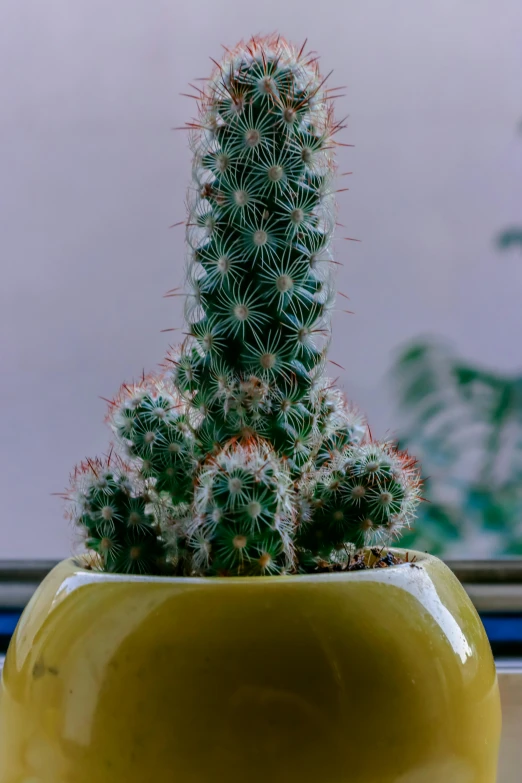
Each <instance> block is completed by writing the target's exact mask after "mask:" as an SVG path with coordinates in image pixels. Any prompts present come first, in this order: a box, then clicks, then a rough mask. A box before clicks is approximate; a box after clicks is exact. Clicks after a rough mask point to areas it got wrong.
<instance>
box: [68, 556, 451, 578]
mask: <svg viewBox="0 0 522 783" xmlns="http://www.w3.org/2000/svg"><path fill="white" fill-rule="evenodd" d="M389 550H390V551H392V552H396V553H397V554H408V555H409V556H410V557H411V556H413V557H414V560H413V561H412V560H411V559H410V560H409V561H408V562H403V563H398V564H397V565H393V566H388V567H387V568H368V569H365V570H361V571H334V572H331V573H319V574H282V575H281V574H279V575H275V576H161V575H154V576H152V575H146V574H144V575H142V574H124V573H109V572H107V571H96V570H92V569H88V568H84V567H83V566H82V564H81V559H82V555H76V556H75V557H70V558H67V559H66V560H64V561H62V562H63V563H64V564H65V563H67V564H69V565H70V566H72V567H73V568H74V572H75V573H78V574H82V575H85V576H89V577H90V578H91V579H95V580H104V581H105V580H107V581H111V582H134V583H139V582H143V583H147V584H150V583H156V584H163V585H164V584H179V585H188V584H191V585H196V584H199V585H214V584H221V585H225V584H226V585H232V584H236V585H241V584H243V585H244V584H248V585H249V586H253V585H255V584H260V585H264V586H266V585H267V584H280V583H281V582H285V583H286V584H289V583H292V582H296V583H297V582H344V581H354V580H355V581H357V580H361V579H362V580H367V579H370V580H371V579H375V577H376V576H377V575H379V576H380V577H381V578H382V577H383V576H385V575H389V576H390V577H391V575H392V574H398V573H399V572H404V569H406V568H408V567H409V568H411V567H412V566H415V567H417V568H422V569H423V570H424V569H425V568H426V566H428V565H429V564H430V563H435V562H441V561H439V558H437V557H435V556H434V555H430V554H428V553H427V552H420V551H418V550H416V549H405V548H401V547H389Z"/></svg>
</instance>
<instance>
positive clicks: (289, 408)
mask: <svg viewBox="0 0 522 783" xmlns="http://www.w3.org/2000/svg"><path fill="white" fill-rule="evenodd" d="M196 98H197V102H198V110H199V113H198V117H197V120H195V121H194V122H193V123H191V124H190V126H189V127H190V131H191V142H192V150H193V155H194V158H193V183H192V186H191V188H190V191H189V215H188V219H187V222H186V226H187V246H188V263H187V293H186V309H185V318H186V322H187V330H186V331H187V338H186V340H185V341H184V343H183V344H182V345H181V346H180V347H179V349H177V350H174V349H171V351H170V352H169V354H168V356H167V357H166V360H165V362H164V364H163V366H162V369H161V372H160V373H158V374H156V375H150V376H144V377H142V378H141V380H139V381H138V382H136V383H132V384H125V385H123V386H122V387H121V389H120V392H119V394H118V395H117V396H116V398H115V399H114V400H113V401H111V402H110V405H109V411H108V423H109V425H110V427H111V429H112V431H113V434H114V440H115V443H114V445H113V446H112V447H111V452H110V455H109V456H108V457H106V458H105V459H104V460H98V459H96V460H89V461H87V462H85V463H82V464H81V465H80V466H79V467H78V468H77V469H76V470H75V472H74V474H73V479H72V484H71V488H70V490H69V491H68V492H67V497H68V500H69V515H70V517H71V518H72V519H73V520H74V522H75V523H76V524H78V525H79V526H80V527H81V529H82V530H83V531H84V533H85V538H86V544H87V547H88V548H89V549H90V550H92V551H94V552H95V553H96V554H95V558H96V562H97V564H98V565H99V567H101V568H103V569H104V570H107V571H114V572H127V573H141V574H163V573H165V574H180V575H182V574H183V575H184V574H187V575H189V574H201V575H231V576H232V575H255V574H260V575H263V574H264V575H271V574H283V573H295V572H300V571H301V572H307V571H313V570H317V569H320V568H325V567H326V568H332V569H335V568H345V567H347V565H348V564H349V563H350V562H351V560H352V558H354V553H355V552H356V551H357V550H358V549H360V548H361V547H364V546H366V545H375V544H377V543H379V542H382V543H383V544H386V543H388V542H389V541H391V540H392V539H393V537H395V536H396V535H397V533H399V531H400V530H401V528H403V527H404V526H407V525H408V524H409V523H410V522H411V520H412V518H413V517H414V514H415V509H416V506H417V504H418V501H419V486H420V481H419V476H418V472H417V470H416V466H415V462H414V460H412V459H411V458H410V457H408V455H407V454H405V453H403V452H400V451H398V450H397V449H396V448H395V447H394V446H393V444H391V443H388V442H385V443H378V442H375V441H373V440H372V438H371V436H370V433H369V430H368V427H367V424H366V422H365V420H364V418H363V417H362V416H361V415H360V414H359V413H358V412H357V411H356V410H355V409H354V408H353V407H352V406H351V405H350V404H348V402H347V401H346V400H345V398H344V396H343V395H342V394H341V393H340V392H339V391H338V390H337V389H336V388H335V387H334V385H333V382H332V381H331V380H329V379H328V378H326V377H325V375H324V368H325V363H326V350H327V345H328V338H329V335H330V327H329V316H330V313H331V311H332V307H333V304H334V288H333V284H332V274H331V273H332V268H333V263H334V262H333V258H332V254H331V240H332V235H333V229H334V225H335V191H334V184H333V178H334V173H335V165H334V150H335V146H336V140H335V135H336V133H337V132H338V131H339V130H340V128H341V127H342V125H341V124H340V123H336V122H335V120H334V118H333V108H332V104H333V98H334V94H333V93H332V92H329V91H328V89H326V87H325V80H323V79H322V78H321V76H320V73H319V70H318V66H317V59H316V58H315V57H314V56H313V55H307V54H305V53H304V48H303V49H301V50H298V49H295V48H294V47H292V46H291V45H290V44H288V43H287V42H286V41H284V40H283V39H282V38H280V37H276V36H269V37H266V38H254V39H252V40H250V41H249V42H248V43H247V44H240V45H239V46H238V47H237V48H236V49H235V50H233V51H227V53H226V56H225V58H224V60H223V61H222V63H221V64H219V65H217V67H216V70H215V72H214V74H213V75H212V77H211V78H210V79H209V80H208V82H207V83H206V85H205V87H204V89H199V88H198V89H197V95H196ZM355 561H357V557H356V556H355Z"/></svg>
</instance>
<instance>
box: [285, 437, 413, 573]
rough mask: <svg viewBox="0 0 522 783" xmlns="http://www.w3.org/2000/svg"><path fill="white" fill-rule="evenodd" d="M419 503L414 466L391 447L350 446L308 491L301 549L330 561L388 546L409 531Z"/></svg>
mask: <svg viewBox="0 0 522 783" xmlns="http://www.w3.org/2000/svg"><path fill="white" fill-rule="evenodd" d="M418 501H419V479H418V475H417V471H416V467H415V461H414V460H413V459H412V458H411V457H409V456H408V455H407V454H406V453H405V452H400V451H398V450H397V449H396V448H395V447H394V446H392V445H391V444H389V443H366V444H362V445H356V446H348V447H347V448H345V449H343V450H342V451H341V452H340V453H339V455H338V456H337V458H336V459H335V460H333V462H332V463H331V464H330V465H329V466H328V468H327V469H326V470H324V471H323V472H322V474H320V475H319V477H318V478H317V479H316V482H315V483H314V485H313V487H312V488H311V490H310V489H309V504H310V509H311V511H312V513H311V518H310V521H309V522H308V523H303V524H302V526H301V529H300V531H299V534H298V537H297V545H298V547H300V548H301V549H302V550H304V551H305V553H306V554H309V553H312V555H314V556H318V557H320V558H322V559H325V560H328V559H329V558H330V557H332V556H333V555H334V553H335V552H336V551H338V550H339V549H342V548H343V547H345V546H346V545H351V546H352V547H355V548H359V547H362V546H365V545H369V544H373V543H377V542H379V541H381V540H384V541H386V540H389V539H390V538H391V537H393V536H396V535H398V534H399V532H400V530H401V529H402V528H403V527H405V526H407V525H409V523H410V522H411V521H412V519H413V517H414V512H415V509H416V507H417V504H418Z"/></svg>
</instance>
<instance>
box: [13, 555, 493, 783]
mask: <svg viewBox="0 0 522 783" xmlns="http://www.w3.org/2000/svg"><path fill="white" fill-rule="evenodd" d="M415 554H416V555H417V562H416V563H414V564H412V565H410V564H403V565H400V566H395V567H393V568H389V569H383V570H367V571H360V572H352V573H338V574H332V575H310V576H289V577H266V578H265V577H251V578H206V579H205V578H203V579H188V578H160V577H158V578H146V577H143V578H140V577H126V576H113V575H107V574H100V573H93V572H90V571H86V570H83V569H82V568H80V567H78V566H77V565H76V564H75V563H74V562H73V561H66V562H64V563H62V564H60V565H59V566H58V567H57V568H55V569H54V571H53V572H52V573H51V574H50V575H49V576H48V577H47V579H46V580H45V581H44V583H43V584H42V585H41V587H40V588H39V590H38V592H37V593H36V595H35V596H34V597H33V599H32V600H31V602H30V604H29V606H28V607H27V609H26V610H25V612H24V614H23V617H22V619H21V620H20V623H19V625H18V628H17V630H16V633H15V635H14V638H13V640H12V642H11V646H10V649H9V652H8V655H7V660H6V664H5V668H4V673H3V680H2V695H1V701H0V783H220V782H221V781H223V782H225V781H226V783H239V782H240V781H241V783H246V782H247V783H260V782H261V781H270V783H283V781H284V783H292V781H296V783H345V782H346V783H348V782H349V783H495V781H496V765H497V749H498V742H499V733H500V708H499V697H498V690H497V680H496V675H495V668H494V664H493V660H492V656H491V651H490V648H489V644H488V640H487V638H486V635H485V633H484V629H483V627H482V624H481V622H480V619H479V617H478V616H477V614H476V612H475V610H474V608H473V606H472V605H471V603H470V601H469V599H468V598H467V596H466V594H465V592H464V590H463V589H462V587H461V586H460V584H459V583H458V582H457V580H456V579H455V577H454V576H453V575H452V574H451V572H450V571H449V570H448V569H447V568H446V567H445V566H444V565H443V564H442V563H441V562H440V561H439V560H437V559H435V558H432V557H428V556H426V555H421V554H419V553H415Z"/></svg>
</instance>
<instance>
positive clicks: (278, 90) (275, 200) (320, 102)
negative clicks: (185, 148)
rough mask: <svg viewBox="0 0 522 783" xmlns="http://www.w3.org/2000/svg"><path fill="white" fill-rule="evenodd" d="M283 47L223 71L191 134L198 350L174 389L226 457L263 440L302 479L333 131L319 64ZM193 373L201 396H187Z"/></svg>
mask: <svg viewBox="0 0 522 783" xmlns="http://www.w3.org/2000/svg"><path fill="white" fill-rule="evenodd" d="M307 59H308V60H310V58H306V57H303V56H302V55H300V53H299V52H297V51H295V50H294V49H293V48H292V47H290V46H289V45H288V44H286V43H285V42H283V41H282V39H279V38H277V39H276V38H273V39H267V40H264V41H258V42H251V43H250V45H249V46H240V47H238V49H237V50H236V51H235V52H232V53H230V55H229V56H228V57H227V58H226V59H225V61H224V62H223V63H222V64H221V65H220V66H219V68H218V69H217V71H216V73H215V74H214V76H213V78H212V79H211V80H210V83H209V85H208V86H207V89H206V91H205V95H204V97H203V98H202V100H201V109H200V115H199V118H198V122H197V129H196V130H195V131H194V133H193V138H192V147H193V151H194V166H193V187H192V189H191V191H190V192H189V203H190V216H189V221H188V228H187V242H188V246H189V259H188V274H187V277H188V282H189V292H190V293H189V297H188V301H187V308H186V317H187V321H188V324H189V329H190V333H191V336H192V339H190V340H189V341H188V342H187V344H186V346H185V357H184V359H183V361H182V362H181V363H180V364H179V366H178V367H177V368H176V371H175V381H176V383H177V384H178V385H179V386H180V387H184V389H185V390H186V392H187V393H188V394H189V395H190V398H191V401H192V402H193V404H194V405H195V406H197V407H198V409H200V410H202V411H203V412H204V414H205V419H206V420H205V422H204V425H203V435H204V438H205V441H206V442H208V443H215V444H219V445H221V444H222V443H223V442H225V441H226V440H227V439H228V438H230V437H247V438H248V437H251V435H252V434H258V435H260V436H261V437H264V438H267V439H268V440H270V441H271V443H272V444H273V445H274V448H275V449H276V451H277V453H278V454H279V455H282V456H286V457H287V458H289V459H290V460H291V461H292V463H293V467H295V468H297V469H299V468H301V467H302V466H303V464H304V463H305V462H306V461H307V460H308V458H309V455H310V450H311V447H312V443H313V442H314V425H315V419H316V411H315V410H314V408H313V405H312V400H311V399H310V392H311V390H312V385H313V382H314V379H315V378H316V377H317V375H318V374H319V372H320V370H321V367H322V365H323V362H324V358H325V345H326V342H327V339H328V337H329V312H330V309H331V306H332V303H333V288H332V286H331V281H330V274H329V273H330V268H331V260H332V259H331V255H330V250H329V246H330V241H331V237H332V232H333V227H334V199H333V194H332V173H333V153H332V147H333V142H332V136H333V134H334V133H335V131H336V129H337V126H335V125H334V124H333V120H332V111H331V105H330V104H331V101H329V100H328V98H327V94H326V93H325V91H324V89H323V87H322V82H321V77H320V75H319V71H318V68H317V65H316V63H315V62H307ZM187 362H189V363H190V364H191V375H192V376H193V377H194V378H197V382H196V383H195V384H186V383H185V375H186V371H185V367H184V364H185V363H187Z"/></svg>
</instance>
